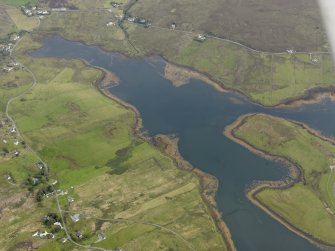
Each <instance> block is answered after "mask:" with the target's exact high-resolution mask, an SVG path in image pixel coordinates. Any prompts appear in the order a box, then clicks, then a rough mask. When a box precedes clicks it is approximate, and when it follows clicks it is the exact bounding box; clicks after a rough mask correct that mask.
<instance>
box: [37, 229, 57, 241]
mask: <svg viewBox="0 0 335 251" xmlns="http://www.w3.org/2000/svg"><path fill="white" fill-rule="evenodd" d="M33 237H40V238H51V239H54V238H55V235H54V234H52V233H48V232H47V231H44V232H40V231H37V232H36V233H34V234H33Z"/></svg>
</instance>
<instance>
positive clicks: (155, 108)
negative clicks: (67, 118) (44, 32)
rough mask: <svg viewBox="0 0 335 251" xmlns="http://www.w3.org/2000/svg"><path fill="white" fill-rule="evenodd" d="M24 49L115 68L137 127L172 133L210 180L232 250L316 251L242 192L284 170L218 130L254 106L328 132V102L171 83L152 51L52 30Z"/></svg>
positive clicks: (117, 91) (333, 124)
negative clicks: (104, 46)
mask: <svg viewBox="0 0 335 251" xmlns="http://www.w3.org/2000/svg"><path fill="white" fill-rule="evenodd" d="M30 54H31V55H32V56H34V57H61V58H79V59H84V60H86V61H87V62H89V63H90V64H92V65H94V66H98V67H102V68H105V69H107V70H110V71H112V72H113V73H115V74H116V75H117V76H118V77H119V78H120V80H121V83H120V85H117V86H115V87H112V88H111V89H110V91H111V93H112V94H114V95H115V96H117V97H119V98H121V99H122V100H124V101H126V102H128V103H130V104H132V105H134V106H135V107H136V108H137V109H138V110H139V111H140V113H141V116H142V118H143V125H144V129H145V130H147V131H148V133H149V134H150V135H156V134H158V133H162V134H172V133H173V134H177V135H178V136H179V138H180V142H179V148H180V152H181V154H182V156H183V157H184V158H185V159H186V160H188V161H189V162H190V163H191V164H193V165H194V166H196V167H198V168H200V169H202V170H203V171H205V172H207V173H210V174H212V175H214V176H216V177H217V178H218V180H219V182H220V185H219V190H218V193H217V202H218V206H219V209H220V210H221V211H222V212H223V219H224V221H225V222H226V223H227V224H228V226H229V228H230V230H231V233H232V236H233V240H234V242H235V245H236V246H237V249H238V250H240V251H268V250H269V251H270V250H271V251H282V250H285V251H297V250H304V251H312V250H319V249H318V248H317V247H315V246H314V245H312V244H310V243H309V242H308V241H307V240H305V239H303V238H301V237H299V236H298V235H296V234H294V233H292V232H291V231H289V230H287V229H286V228H285V227H284V226H282V225H281V224H280V223H278V222H277V221H275V220H273V219H272V218H271V217H269V216H268V215H266V214H265V213H264V212H263V211H262V210H260V209H259V208H257V207H256V206H254V205H253V204H252V203H251V202H250V201H249V200H248V199H247V198H246V196H245V188H246V187H247V186H248V185H249V184H251V183H252V182H253V181H254V180H278V179H281V178H282V177H284V176H286V175H287V170H286V169H285V168H283V166H281V164H280V163H275V162H273V161H268V160H265V159H262V158H260V157H258V156H256V155H254V154H253V153H251V152H249V151H248V150H247V149H245V148H243V147H241V146H240V145H238V144H236V143H234V142H232V141H230V140H229V139H227V138H226V137H225V136H224V135H223V129H224V128H225V126H227V125H229V124H231V123H232V122H233V121H235V120H236V119H237V118H238V117H239V116H241V115H243V114H247V113H252V112H262V113H267V114H271V115H274V116H280V117H284V118H288V119H294V120H297V121H301V122H304V123H306V124H308V125H309V126H311V127H313V128H315V129H317V130H320V131H321V132H322V133H323V134H324V135H335V130H334V128H335V103H334V102H331V101H329V100H325V101H323V102H321V103H319V104H313V105H305V106H303V107H301V108H292V109H273V108H264V107H261V106H259V105H256V104H253V103H251V102H249V101H248V100H247V99H245V98H244V97H242V96H241V95H239V94H236V93H231V92H226V93H222V92H219V91H217V90H216V89H215V88H213V87H212V86H210V85H208V84H206V83H204V82H202V81H200V80H194V79H192V80H191V81H190V83H189V84H187V85H183V86H181V87H175V86H173V85H172V83H171V82H170V81H169V80H167V79H165V78H164V67H165V64H166V63H165V61H164V60H163V59H161V58H159V57H150V58H141V59H138V58H137V59H129V58H126V57H123V56H122V55H119V54H116V53H112V54H110V53H106V52H104V51H102V50H101V49H99V48H98V47H95V46H87V45H83V44H81V43H78V42H71V41H67V40H64V39H62V38H61V37H59V36H54V37H50V38H47V39H45V41H44V46H43V47H42V48H40V49H38V50H36V51H33V52H31V53H30Z"/></svg>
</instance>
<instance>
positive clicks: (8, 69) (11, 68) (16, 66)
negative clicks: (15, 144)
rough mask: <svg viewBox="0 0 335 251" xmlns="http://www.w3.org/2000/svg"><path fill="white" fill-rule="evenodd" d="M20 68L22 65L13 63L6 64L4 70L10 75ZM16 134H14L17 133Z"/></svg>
mask: <svg viewBox="0 0 335 251" xmlns="http://www.w3.org/2000/svg"><path fill="white" fill-rule="evenodd" d="M19 68H20V64H19V63H18V62H15V61H12V62H10V63H8V64H6V65H5V66H3V67H2V70H3V71H4V72H6V73H10V72H12V71H15V70H17V69H19ZM15 132H16V131H15ZM15 132H12V133H15Z"/></svg>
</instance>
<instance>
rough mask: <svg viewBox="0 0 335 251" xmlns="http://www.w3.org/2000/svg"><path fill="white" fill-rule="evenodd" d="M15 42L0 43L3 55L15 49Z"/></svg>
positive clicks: (0, 51) (0, 50)
mask: <svg viewBox="0 0 335 251" xmlns="http://www.w3.org/2000/svg"><path fill="white" fill-rule="evenodd" d="M13 47H14V44H13V43H10V42H9V43H0V53H1V54H3V55H9V54H10V53H11V52H12V50H13Z"/></svg>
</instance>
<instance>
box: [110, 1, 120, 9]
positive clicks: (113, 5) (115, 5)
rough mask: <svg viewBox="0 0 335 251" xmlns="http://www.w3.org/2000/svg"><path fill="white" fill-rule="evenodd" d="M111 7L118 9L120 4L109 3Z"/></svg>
mask: <svg viewBox="0 0 335 251" xmlns="http://www.w3.org/2000/svg"><path fill="white" fill-rule="evenodd" d="M111 5H112V7H113V8H120V7H121V5H122V4H120V3H116V2H111Z"/></svg>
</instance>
